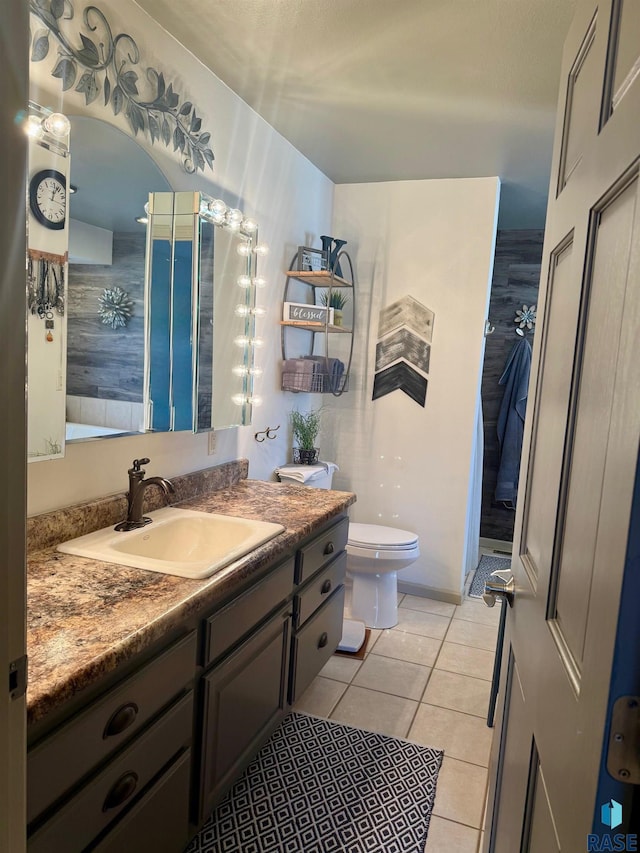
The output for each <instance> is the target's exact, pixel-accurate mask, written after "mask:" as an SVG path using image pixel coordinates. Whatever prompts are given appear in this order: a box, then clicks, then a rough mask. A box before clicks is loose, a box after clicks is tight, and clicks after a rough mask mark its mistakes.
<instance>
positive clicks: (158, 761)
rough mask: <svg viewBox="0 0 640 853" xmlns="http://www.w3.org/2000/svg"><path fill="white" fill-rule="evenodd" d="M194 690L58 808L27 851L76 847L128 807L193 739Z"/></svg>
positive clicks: (50, 852)
mask: <svg viewBox="0 0 640 853" xmlns="http://www.w3.org/2000/svg"><path fill="white" fill-rule="evenodd" d="M192 718H193V693H192V692H190V693H188V694H187V695H186V696H184V697H183V698H182V699H180V700H179V701H178V702H177V703H176V704H175V705H174V706H173V707H172V708H170V709H169V710H168V711H167V712H166V713H165V714H164V715H163V716H162V718H161V719H160V720H159V721H158V722H157V723H155V725H153V726H152V727H151V728H150V729H149V730H148V731H147V732H146V733H144V734H142V735H141V736H140V737H139V738H137V739H136V740H135V741H134V742H133V743H132V744H131V745H130V746H129V747H128V748H127V749H125V750H124V751H123V752H122V753H120V754H119V755H118V756H117V758H115V759H114V760H113V761H112V762H111V763H110V764H108V765H107V766H106V767H105V769H104V770H103V771H102V772H101V773H99V774H98V775H97V776H96V777H95V778H94V779H92V780H91V781H90V782H89V783H88V784H87V785H85V786H84V787H83V788H82V789H81V790H80V791H79V792H78V794H77V795H76V796H75V797H73V799H72V800H70V802H68V803H67V804H66V805H65V806H63V807H62V808H61V809H60V810H59V811H57V812H56V813H55V814H54V815H53V817H52V818H51V819H50V820H49V821H47V823H45V824H44V826H43V827H42V828H41V829H40V830H38V831H37V832H36V833H35V834H34V835H33V836H32V837H31V838H30V839H29V842H28V851H29V853H75V852H76V851H78V853H79V852H80V851H82V850H85V849H86V847H87V845H89V844H90V843H91V842H92V841H93V840H94V839H95V838H96V836H98V835H99V834H100V833H101V832H102V831H103V830H104V829H106V828H107V827H108V826H109V824H110V823H111V822H112V821H113V820H115V818H116V817H117V816H118V815H119V814H121V813H122V812H124V811H125V810H126V809H127V808H129V807H130V806H131V805H132V804H133V803H134V802H135V801H136V798H137V797H138V796H139V795H140V793H141V792H142V791H143V790H144V788H145V786H146V785H148V784H149V782H151V781H152V780H153V779H154V777H156V776H157V775H158V774H159V773H160V771H161V770H162V768H163V767H164V766H165V765H167V764H168V763H169V762H170V761H171V759H172V758H174V757H175V756H176V755H177V754H178V753H179V752H180V751H181V750H186V748H187V747H188V746H189V743H190V740H191V725H192Z"/></svg>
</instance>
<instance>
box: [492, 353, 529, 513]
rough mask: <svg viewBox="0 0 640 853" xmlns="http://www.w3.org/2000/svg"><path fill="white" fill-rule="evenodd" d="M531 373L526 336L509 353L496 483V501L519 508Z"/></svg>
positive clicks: (503, 375)
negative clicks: (519, 485)
mask: <svg viewBox="0 0 640 853" xmlns="http://www.w3.org/2000/svg"><path fill="white" fill-rule="evenodd" d="M530 373H531V344H530V343H529V341H528V340H527V339H526V338H522V339H521V340H519V341H517V342H516V344H515V345H514V347H513V349H512V350H511V352H510V353H509V357H508V358H507V362H506V364H505V368H504V372H503V374H502V376H501V377H500V380H499V383H498V384H500V385H504V386H505V389H504V396H503V397H502V403H501V404H500V412H499V413H498V442H499V444H500V465H499V467H498V481H497V483H496V493H495V496H496V500H497V501H501V502H503V503H505V504H506V505H507V506H508V507H509V508H510V509H515V506H516V497H517V495H518V477H519V474H520V455H521V453H522V436H523V434H524V416H525V413H526V410H527V394H528V389H529V374H530Z"/></svg>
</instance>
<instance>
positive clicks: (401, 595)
mask: <svg viewBox="0 0 640 853" xmlns="http://www.w3.org/2000/svg"><path fill="white" fill-rule="evenodd" d="M403 598H404V594H403V593H402V592H399V593H398V595H397V599H398V607H400V605H401V604H402V600H403Z"/></svg>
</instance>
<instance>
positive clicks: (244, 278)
mask: <svg viewBox="0 0 640 853" xmlns="http://www.w3.org/2000/svg"><path fill="white" fill-rule="evenodd" d="M238 287H251V276H250V275H241V276H240V277H239V278H238Z"/></svg>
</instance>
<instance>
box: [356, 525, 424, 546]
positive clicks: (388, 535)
mask: <svg viewBox="0 0 640 853" xmlns="http://www.w3.org/2000/svg"><path fill="white" fill-rule="evenodd" d="M348 543H349V545H354V546H355V547H357V548H362V549H368V550H372V551H411V550H413V549H414V548H415V547H416V545H417V544H418V536H417V535H416V534H415V533H412V532H411V531H410V530H399V529H398V528H396V527H385V526H383V525H381V524H358V523H357V522H351V523H350V524H349V540H348Z"/></svg>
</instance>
